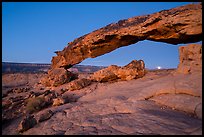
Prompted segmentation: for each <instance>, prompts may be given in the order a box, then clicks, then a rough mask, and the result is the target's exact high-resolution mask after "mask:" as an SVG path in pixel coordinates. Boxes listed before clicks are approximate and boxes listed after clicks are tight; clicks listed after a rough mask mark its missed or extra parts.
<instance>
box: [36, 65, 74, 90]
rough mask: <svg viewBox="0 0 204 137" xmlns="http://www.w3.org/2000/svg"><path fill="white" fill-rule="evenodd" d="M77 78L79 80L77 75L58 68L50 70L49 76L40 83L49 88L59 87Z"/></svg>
mask: <svg viewBox="0 0 204 137" xmlns="http://www.w3.org/2000/svg"><path fill="white" fill-rule="evenodd" d="M75 78H77V75H76V74H74V73H72V72H70V71H68V70H66V69H64V68H57V69H51V70H49V71H48V74H47V76H46V77H43V78H42V79H41V80H40V83H41V84H43V85H45V86H47V87H50V86H54V87H57V86H60V85H62V84H65V83H67V82H70V81H72V80H73V79H75Z"/></svg>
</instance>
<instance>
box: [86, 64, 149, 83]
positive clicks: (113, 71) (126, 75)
mask: <svg viewBox="0 0 204 137" xmlns="http://www.w3.org/2000/svg"><path fill="white" fill-rule="evenodd" d="M144 75H145V64H144V61H143V60H139V61H137V60H133V61H132V62H130V63H129V64H128V65H126V66H124V67H118V66H116V65H111V66H109V67H108V68H105V69H102V70H99V71H97V72H95V73H94V74H93V75H91V76H90V79H91V80H92V81H98V82H107V81H114V80H117V79H121V80H132V79H136V78H141V77H143V76H144Z"/></svg>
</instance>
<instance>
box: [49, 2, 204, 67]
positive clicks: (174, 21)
mask: <svg viewBox="0 0 204 137" xmlns="http://www.w3.org/2000/svg"><path fill="white" fill-rule="evenodd" d="M142 40H152V41H159V42H166V43H170V44H180V43H189V42H197V41H200V40H202V5H201V3H200V4H189V5H185V6H181V7H177V8H173V9H170V10H162V11H160V12H157V13H154V14H149V15H143V16H137V17H132V18H128V19H124V20H120V21H118V22H117V23H112V24H109V25H107V26H105V27H103V28H100V29H98V30H95V31H93V32H91V33H89V34H86V35H84V36H82V37H80V38H77V39H75V40H74V41H72V42H69V43H68V46H66V47H65V48H64V49H63V50H62V51H58V52H56V54H57V56H54V57H53V58H52V65H51V67H52V69H54V68H60V67H64V68H66V69H68V68H70V67H71V66H73V65H74V64H77V63H80V62H81V61H83V60H84V59H86V58H90V57H91V58H95V57H97V56H100V55H103V54H105V53H108V52H111V51H113V50H115V49H117V48H119V47H122V46H128V45H130V44H134V43H137V42H138V41H142Z"/></svg>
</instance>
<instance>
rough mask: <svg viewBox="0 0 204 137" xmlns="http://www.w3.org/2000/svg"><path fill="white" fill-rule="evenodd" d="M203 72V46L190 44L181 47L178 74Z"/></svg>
mask: <svg viewBox="0 0 204 137" xmlns="http://www.w3.org/2000/svg"><path fill="white" fill-rule="evenodd" d="M196 71H197V72H201V71H202V45H200V44H189V45H187V46H181V47H179V65H178V69H177V72H179V73H183V74H189V73H192V72H196Z"/></svg>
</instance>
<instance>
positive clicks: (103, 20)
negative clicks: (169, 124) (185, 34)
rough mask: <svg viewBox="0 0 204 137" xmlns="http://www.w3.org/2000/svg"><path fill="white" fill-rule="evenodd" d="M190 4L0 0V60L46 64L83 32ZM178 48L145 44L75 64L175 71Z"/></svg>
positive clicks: (175, 46) (143, 42) (158, 44)
mask: <svg viewBox="0 0 204 137" xmlns="http://www.w3.org/2000/svg"><path fill="white" fill-rule="evenodd" d="M190 3H192V2H2V61H5V62H22V63H51V59H52V57H53V56H55V53H54V51H57V50H63V48H64V47H65V46H66V45H67V43H68V42H71V41H73V40H74V39H75V38H78V37H80V36H82V35H84V34H87V33H90V32H92V31H94V30H96V29H99V28H101V27H104V26H106V25H108V24H110V23H116V22H117V21H119V20H121V19H126V18H130V17H134V16H139V15H145V14H151V13H155V12H159V11H160V10H164V9H170V8H174V7H177V6H182V5H186V4H190ZM200 43H201V42H200ZM181 45H183V44H179V45H171V44H166V43H161V42H153V41H147V40H145V41H141V42H138V43H136V44H133V45H129V46H126V47H122V48H119V49H116V50H114V51H112V52H111V53H108V54H105V55H102V56H99V57H97V58H94V59H93V58H89V59H86V60H84V61H83V62H81V63H80V64H81V65H97V66H108V65H111V64H115V65H119V66H123V65H126V64H128V63H129V62H131V61H132V60H134V59H136V60H140V59H142V60H144V61H145V64H146V67H147V68H155V67H157V66H161V67H162V68H176V67H177V65H178V62H179V57H178V47H179V46H181Z"/></svg>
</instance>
